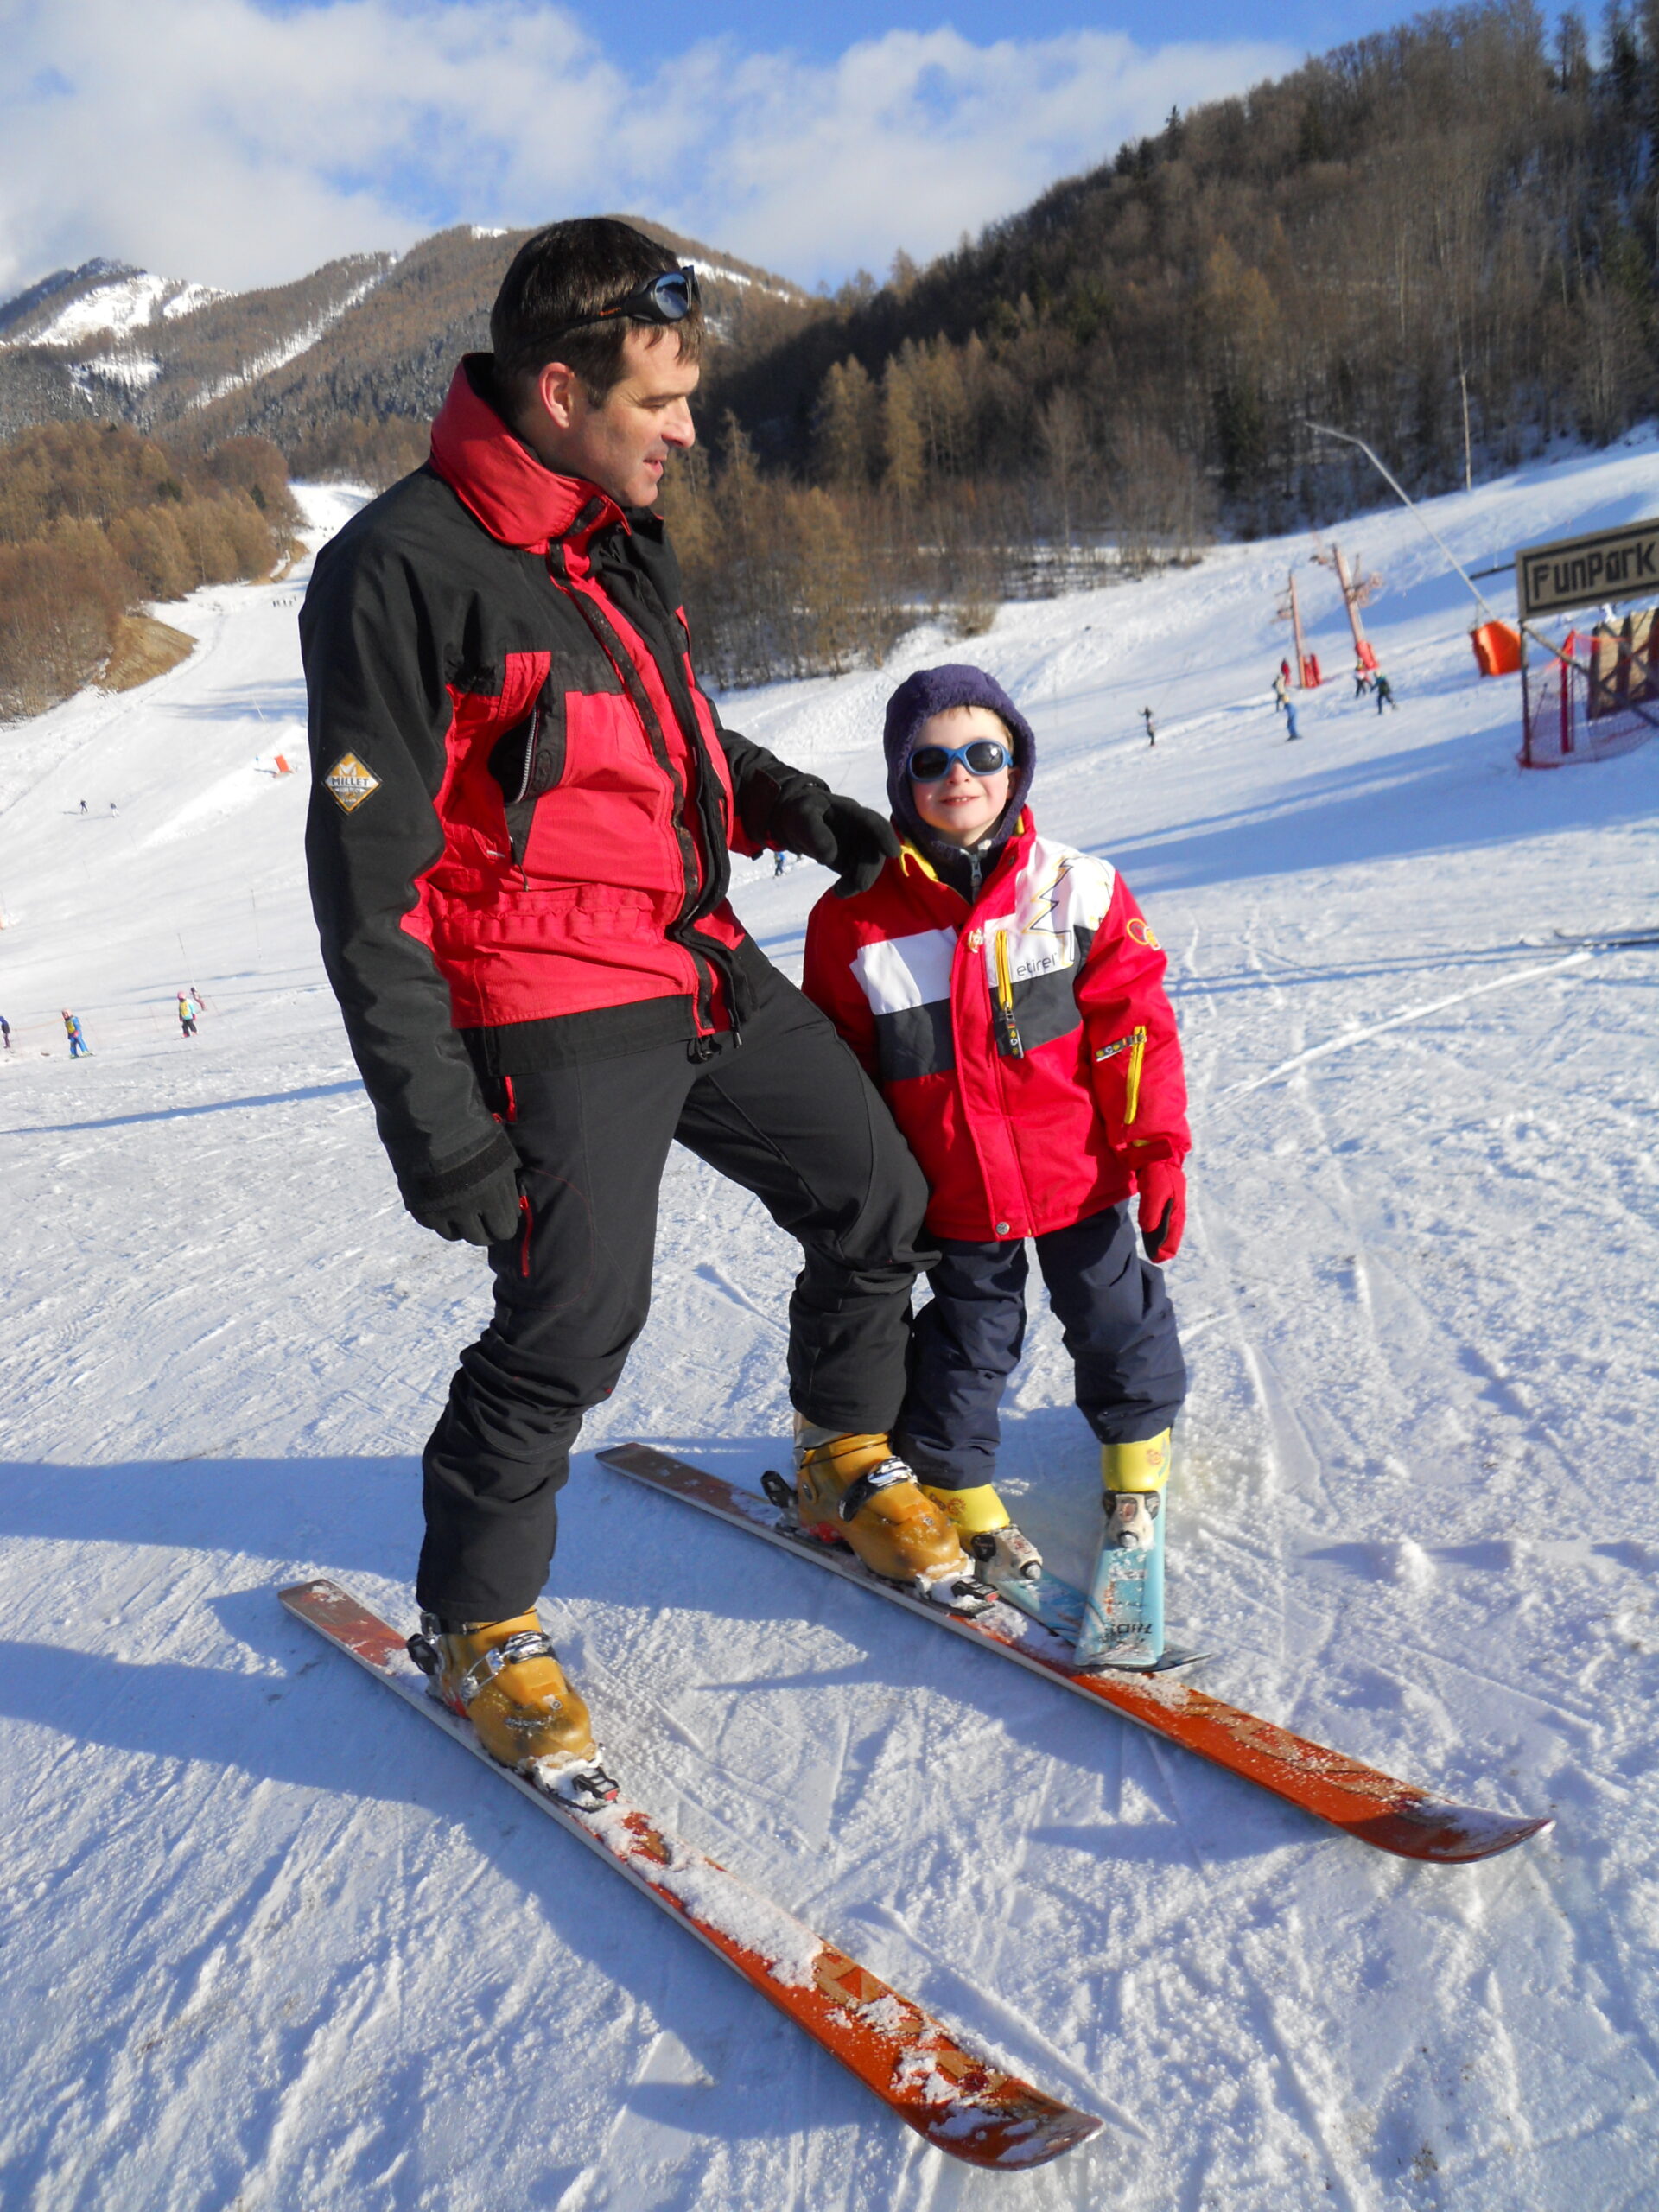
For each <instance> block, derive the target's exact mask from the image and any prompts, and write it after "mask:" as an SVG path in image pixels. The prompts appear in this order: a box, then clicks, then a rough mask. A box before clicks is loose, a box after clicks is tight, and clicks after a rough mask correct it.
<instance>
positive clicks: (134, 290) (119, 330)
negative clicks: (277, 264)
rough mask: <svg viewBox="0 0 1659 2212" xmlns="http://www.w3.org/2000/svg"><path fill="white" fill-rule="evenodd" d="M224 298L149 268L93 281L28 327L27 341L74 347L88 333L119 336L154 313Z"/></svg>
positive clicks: (187, 309) (179, 311)
mask: <svg viewBox="0 0 1659 2212" xmlns="http://www.w3.org/2000/svg"><path fill="white" fill-rule="evenodd" d="M228 297H229V295H228V294H227V293H225V292H221V291H217V290H215V289H214V288H213V286H212V285H211V284H197V283H188V282H186V281H185V280H184V279H182V278H181V277H157V276H155V275H153V274H152V273H151V272H150V271H149V270H139V271H138V273H137V275H135V276H131V277H118V278H117V279H116V280H115V281H114V282H113V283H108V284H99V285H98V286H96V287H95V288H94V289H92V291H90V292H86V293H84V294H83V295H82V296H81V297H80V298H79V299H78V300H72V301H71V302H70V303H69V305H68V306H67V308H63V309H62V310H61V311H60V313H59V314H57V315H54V317H53V318H52V320H51V321H50V322H48V323H47V324H46V325H45V326H44V327H42V328H41V329H39V330H36V331H35V332H32V333H31V334H30V335H29V340H28V341H27V342H28V343H29V345H31V346H78V345H79V344H81V343H82V341H83V340H86V339H88V338H97V337H101V336H102V335H103V334H105V333H106V332H107V333H109V334H111V335H112V336H114V337H117V338H125V337H129V336H130V335H131V334H132V333H133V332H135V331H138V330H142V329H143V328H144V327H146V325H148V324H149V323H152V322H154V321H156V320H157V318H158V317H161V318H163V319H166V320H168V321H171V320H173V319H175V318H176V317H177V316H179V315H190V314H193V313H194V310H195V309H196V308H200V307H206V306H207V304H208V303H209V302H211V301H213V300H222V299H226V298H228Z"/></svg>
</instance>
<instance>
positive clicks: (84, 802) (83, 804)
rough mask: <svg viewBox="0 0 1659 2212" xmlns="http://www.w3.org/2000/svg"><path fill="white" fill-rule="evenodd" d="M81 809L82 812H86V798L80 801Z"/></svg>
mask: <svg viewBox="0 0 1659 2212" xmlns="http://www.w3.org/2000/svg"><path fill="white" fill-rule="evenodd" d="M80 810H81V812H82V813H83V814H85V813H86V800H85V799H82V801H81V802H80Z"/></svg>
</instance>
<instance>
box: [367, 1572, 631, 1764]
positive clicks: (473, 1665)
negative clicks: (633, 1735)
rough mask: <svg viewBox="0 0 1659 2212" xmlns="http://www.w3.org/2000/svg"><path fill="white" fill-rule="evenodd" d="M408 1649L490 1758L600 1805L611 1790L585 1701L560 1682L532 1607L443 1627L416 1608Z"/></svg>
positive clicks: (436, 1693)
mask: <svg viewBox="0 0 1659 2212" xmlns="http://www.w3.org/2000/svg"><path fill="white" fill-rule="evenodd" d="M409 1649H410V1657H411V1658H412V1659H413V1660H414V1662H415V1663H416V1666H417V1667H418V1668H420V1669H421V1671H422V1672H423V1674H424V1675H427V1677H428V1678H429V1687H430V1689H431V1693H432V1694H433V1696H435V1698H437V1699H439V1700H441V1701H442V1703H443V1704H445V1705H447V1706H448V1707H449V1709H450V1711H451V1712H452V1713H461V1714H462V1715H463V1716H464V1718H465V1719H468V1720H470V1721H471V1722H472V1724H473V1727H474V1730H475V1731H476V1732H477V1735H478V1739H479V1741H480V1743H481V1744H482V1745H483V1746H484V1748H485V1750H486V1751H487V1752H488V1753H489V1755H490V1757H491V1758H493V1759H499V1760H500V1762H501V1764H502V1765H503V1766H511V1767H523V1768H525V1769H530V1768H534V1769H535V1770H536V1773H537V1778H538V1779H539V1780H541V1781H543V1782H545V1783H550V1785H551V1786H552V1787H553V1788H554V1789H556V1790H557V1791H558V1793H559V1795H560V1796H564V1797H569V1798H570V1799H571V1800H572V1802H575V1803H576V1804H580V1805H590V1806H591V1805H602V1804H605V1803H607V1802H608V1801H609V1800H610V1799H611V1798H613V1797H614V1796H615V1795H616V1784H615V1783H613V1781H612V1780H611V1778H610V1777H609V1776H608V1775H607V1773H606V1772H605V1770H604V1768H603V1766H602V1765H601V1756H602V1755H601V1751H600V1749H599V1746H598V1745H597V1744H595V1743H594V1728H593V1723H592V1721H591V1720H590V1719H588V1707H587V1704H586V1702H585V1701H584V1700H583V1698H582V1693H581V1691H580V1690H578V1689H576V1688H574V1687H573V1685H572V1684H571V1683H570V1682H569V1681H567V1680H566V1678H565V1672H564V1669H563V1667H561V1666H560V1664H559V1659H558V1654H557V1653H556V1651H555V1650H554V1649H553V1646H552V1644H551V1643H550V1642H549V1640H548V1637H547V1635H546V1632H545V1630H543V1627H542V1624H541V1623H540V1621H538V1620H537V1618H536V1615H535V1614H534V1612H528V1613H518V1614H516V1615H515V1616H514V1617H513V1618H512V1620H505V1621H467V1622H465V1623H459V1624H451V1625H450V1626H448V1627H445V1626H444V1624H442V1622H441V1621H440V1620H439V1619H438V1618H437V1617H436V1616H435V1614H431V1613H423V1614H422V1615H421V1633H420V1635H419V1636H412V1637H410V1639H409Z"/></svg>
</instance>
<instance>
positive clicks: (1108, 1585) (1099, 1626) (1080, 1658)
mask: <svg viewBox="0 0 1659 2212" xmlns="http://www.w3.org/2000/svg"><path fill="white" fill-rule="evenodd" d="M1100 1479H1101V1486H1102V1490H1103V1493H1104V1496H1103V1503H1104V1505H1105V1509H1106V1529H1105V1533H1104V1535H1103V1536H1102V1538H1101V1545H1100V1552H1099V1554H1098V1556H1097V1557H1096V1561H1095V1571H1094V1574H1093V1577H1092V1578H1091V1580H1090V1586H1089V1594H1088V1599H1087V1602H1086V1605H1085V1606H1084V1622H1083V1629H1082V1632H1081V1633H1080V1634H1079V1636H1078V1637H1077V1664H1078V1665H1079V1666H1080V1667H1089V1666H1109V1667H1155V1666H1156V1665H1157V1664H1158V1662H1159V1661H1160V1659H1161V1658H1162V1657H1163V1656H1164V1485H1165V1484H1166V1483H1167V1482H1168V1480H1169V1431H1168V1430H1167V1429H1165V1430H1164V1432H1163V1433H1162V1434H1161V1435H1160V1436H1149V1437H1147V1439H1146V1440H1144V1441H1143V1442H1139V1443H1134V1444H1103V1445H1102V1446H1101V1447H1100Z"/></svg>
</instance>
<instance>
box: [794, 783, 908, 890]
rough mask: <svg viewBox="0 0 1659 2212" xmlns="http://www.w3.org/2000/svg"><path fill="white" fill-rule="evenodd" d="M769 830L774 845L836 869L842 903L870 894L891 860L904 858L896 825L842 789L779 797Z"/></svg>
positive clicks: (837, 887)
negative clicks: (900, 853)
mask: <svg viewBox="0 0 1659 2212" xmlns="http://www.w3.org/2000/svg"><path fill="white" fill-rule="evenodd" d="M767 829H768V833H769V836H770V837H771V839H772V841H773V842H776V843H778V844H780V845H783V846H785V847H786V848H787V849H789V850H790V851H791V852H792V853H804V854H805V855H806V856H807V858H808V859H809V860H814V861H823V865H824V866H825V868H833V869H834V871H835V873H836V875H837V876H838V877H839V878H840V879H841V880H840V881H839V882H838V883H837V884H836V898H837V899H854V898H856V897H857V895H858V893H860V892H861V891H868V889H869V887H870V886H871V885H872V884H873V883H874V881H875V879H876V878H877V876H878V875H880V873H881V870H882V868H883V866H884V865H885V864H886V862H887V861H894V860H897V859H898V857H899V840H898V838H897V836H895V835H894V834H893V824H892V823H890V822H888V821H887V820H886V819H885V818H884V817H882V816H881V815H879V814H877V813H876V812H875V811H874V809H873V808H870V807H868V806H861V805H860V804H859V803H858V801H857V800H856V799H855V798H843V797H842V794H841V792H839V791H824V790H822V789H819V790H817V791H812V790H807V791H797V792H793V793H791V794H789V795H787V796H786V797H785V798H780V799H779V802H778V804H777V805H776V807H775V808H774V809H773V810H772V819H771V821H770V823H768V824H767Z"/></svg>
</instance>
